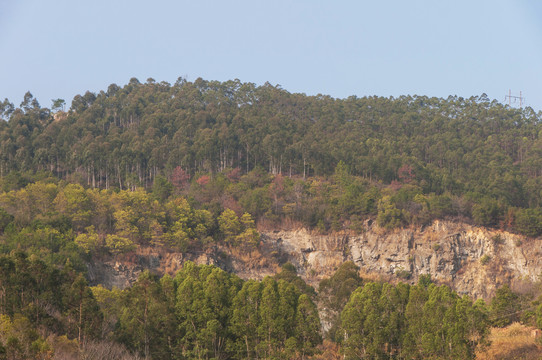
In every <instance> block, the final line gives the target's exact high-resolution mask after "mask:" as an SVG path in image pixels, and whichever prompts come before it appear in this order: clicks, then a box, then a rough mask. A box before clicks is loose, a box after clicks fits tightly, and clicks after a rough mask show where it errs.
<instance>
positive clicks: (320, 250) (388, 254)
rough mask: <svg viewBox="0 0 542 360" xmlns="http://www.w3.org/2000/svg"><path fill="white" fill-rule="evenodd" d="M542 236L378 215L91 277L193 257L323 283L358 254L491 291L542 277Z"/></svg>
mask: <svg viewBox="0 0 542 360" xmlns="http://www.w3.org/2000/svg"><path fill="white" fill-rule="evenodd" d="M541 250H542V241H541V240H540V239H536V240H533V239H526V238H524V237H522V236H519V235H514V234H510V233H506V232H500V231H495V230H489V229H485V228H480V227H474V226H471V225H467V224H460V223H454V222H444V221H436V222H434V223H433V224H432V225H431V226H427V227H424V228H421V229H420V228H418V229H400V230H395V231H391V232H390V231H384V230H382V229H381V228H379V227H378V226H376V225H375V224H373V223H372V222H371V221H368V222H367V223H366V231H365V232H364V233H362V234H359V235H352V234H346V233H344V234H343V233H336V234H332V235H318V234H313V233H311V232H309V231H307V230H305V229H301V230H295V231H282V230H281V231H272V232H263V233H262V246H261V254H259V255H258V256H253V255H250V254H239V253H236V254H233V253H231V252H228V250H227V249H215V250H214V251H212V252H209V253H205V254H175V253H164V252H162V253H157V252H155V251H153V250H151V249H145V250H140V252H139V253H138V254H137V255H136V259H135V261H132V262H131V263H125V262H123V263H119V262H118V261H117V262H116V263H115V262H109V263H107V262H106V263H100V264H90V265H89V277H90V280H91V283H103V284H104V285H105V286H109V287H110V286H113V285H115V286H118V287H125V286H127V285H128V284H129V283H130V282H132V281H134V280H135V278H136V277H137V275H138V274H139V272H141V271H142V270H143V269H145V268H148V269H151V271H155V272H157V273H160V274H163V273H174V272H175V271H177V270H178V269H179V268H180V267H182V263H183V262H184V261H186V260H192V261H195V262H197V263H205V264H215V265H218V266H220V267H222V268H224V269H225V270H228V271H233V272H235V273H237V274H238V275H239V276H241V277H243V278H257V279H260V278H263V277H264V276H265V275H272V274H274V273H275V272H276V271H277V269H278V266H279V265H280V264H281V263H283V262H285V261H290V262H292V263H293V264H294V265H295V266H296V268H297V269H298V273H299V274H300V276H302V277H303V278H304V279H305V280H306V281H307V282H308V283H310V284H312V285H317V284H318V282H319V281H320V280H321V279H322V278H325V277H328V276H330V275H331V274H333V272H334V271H335V269H336V268H337V267H338V266H339V265H340V264H341V263H342V262H344V261H347V260H352V261H354V262H355V263H356V264H357V265H358V266H359V267H360V268H361V272H362V274H363V275H364V276H365V277H371V278H383V279H385V280H389V281H407V282H410V283H414V282H416V281H417V280H418V277H419V276H420V275H422V274H430V275H431V278H432V279H433V280H434V281H436V282H437V283H444V284H447V285H449V286H450V287H452V288H453V289H454V290H456V291H458V292H459V293H465V294H469V295H471V296H473V297H474V298H488V297H490V296H492V295H493V294H494V292H495V290H496V289H497V288H498V287H499V286H501V285H502V284H511V285H512V286H514V285H516V286H519V285H518V284H521V283H522V282H526V281H532V282H535V281H538V280H539V275H540V274H541V273H542V257H541V256H540V252H541Z"/></svg>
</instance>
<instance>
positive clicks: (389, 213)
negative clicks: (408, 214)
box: [376, 196, 405, 229]
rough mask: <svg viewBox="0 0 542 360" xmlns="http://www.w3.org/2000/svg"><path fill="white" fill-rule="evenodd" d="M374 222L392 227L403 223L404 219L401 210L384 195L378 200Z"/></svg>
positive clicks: (385, 226)
mask: <svg viewBox="0 0 542 360" xmlns="http://www.w3.org/2000/svg"><path fill="white" fill-rule="evenodd" d="M376 222H377V223H378V226H381V227H383V228H386V229H393V228H397V227H400V226H402V225H404V223H405V219H404V214H403V212H402V211H401V210H399V209H398V208H397V207H396V206H395V204H394V203H393V202H392V200H391V198H390V197H389V196H385V197H383V198H382V199H381V200H380V204H379V206H378V216H377V218H376Z"/></svg>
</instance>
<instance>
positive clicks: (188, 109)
mask: <svg viewBox="0 0 542 360" xmlns="http://www.w3.org/2000/svg"><path fill="white" fill-rule="evenodd" d="M63 104H64V101H63V100H61V99H56V100H55V101H53V106H52V109H47V108H42V107H41V106H40V105H39V103H38V101H37V100H36V99H34V98H33V97H32V95H31V94H30V93H27V94H26V96H25V98H24V100H23V102H22V103H21V104H20V107H19V108H17V109H15V107H14V106H13V104H11V103H10V102H9V101H8V100H7V99H6V100H5V101H4V102H3V103H2V108H1V109H2V116H3V118H4V119H5V120H6V121H5V122H0V144H1V152H0V177H1V178H2V187H3V189H4V190H5V191H9V190H14V189H19V188H21V187H22V186H24V185H25V184H26V183H28V182H32V181H35V180H36V179H37V178H36V176H35V175H32V174H36V173H37V172H40V171H42V172H48V173H50V174H52V175H53V176H55V177H57V178H59V179H62V180H65V181H68V182H76V183H80V184H82V185H84V186H88V187H91V188H100V189H135V188H137V187H142V188H144V189H147V190H151V189H153V186H154V187H155V188H156V185H157V180H158V185H161V186H162V191H163V195H164V196H165V197H167V196H169V195H170V194H171V193H172V192H174V191H173V190H175V193H177V194H183V195H189V196H191V197H192V198H193V199H195V200H196V201H197V202H199V203H207V204H208V203H213V202H214V203H215V205H216V206H215V211H214V213H215V214H218V213H219V212H220V211H222V210H223V209H224V208H232V209H235V211H236V212H238V213H241V211H246V212H249V213H250V214H251V215H252V216H253V217H254V218H255V219H256V220H260V219H262V218H265V219H267V220H270V221H277V220H281V219H284V218H289V219H293V220H295V221H300V222H302V223H304V224H305V225H307V226H310V227H316V226H319V228H320V229H322V230H324V231H326V230H329V229H339V228H342V227H344V226H351V223H352V222H355V220H356V219H358V218H360V217H367V216H375V217H376V216H378V218H379V221H380V223H381V225H382V226H385V227H388V228H389V227H396V226H404V225H407V224H409V223H412V224H420V223H422V224H423V223H425V222H427V221H430V220H431V219H433V218H441V217H457V218H461V219H463V220H465V219H472V220H473V221H474V222H475V223H476V224H480V225H485V226H500V227H502V228H506V229H509V230H514V231H518V232H520V233H523V234H525V235H528V236H536V235H539V234H540V233H542V226H541V225H540V223H541V221H540V220H541V219H542V211H541V210H540V206H541V205H542V193H541V192H540V188H541V185H542V182H541V175H542V156H541V155H542V140H541V139H540V131H541V130H542V126H541V122H540V120H541V114H540V113H539V114H536V113H535V112H534V111H533V110H532V109H531V108H526V109H515V108H510V107H507V106H504V105H502V104H500V103H498V102H496V101H492V102H490V101H489V99H487V97H486V96H485V95H482V96H481V97H472V98H469V99H463V98H458V97H449V98H448V99H438V98H428V97H419V96H414V97H411V96H402V97H400V98H397V99H395V98H379V97H369V98H356V97H349V98H347V99H333V98H331V97H329V96H323V95H319V96H306V95H304V94H291V93H289V92H287V91H286V90H283V89H281V88H280V87H278V86H276V87H275V86H271V85H269V84H265V85H263V86H259V87H257V86H255V85H254V84H251V83H241V82H239V81H238V80H235V81H228V82H223V83H221V82H216V81H205V80H202V79H197V80H196V81H194V82H187V81H186V80H184V79H182V78H179V80H178V81H177V82H176V83H175V84H174V85H170V84H168V83H165V82H161V83H156V82H155V81H154V80H152V79H148V80H147V82H146V83H144V84H142V83H140V82H139V81H138V80H137V79H135V78H133V79H131V80H130V82H129V84H127V85H126V86H124V87H122V88H121V87H119V86H117V85H115V84H112V85H110V86H109V87H108V89H107V91H101V92H100V93H98V94H94V93H91V92H87V93H85V94H84V95H77V96H76V97H75V98H74V99H73V101H72V105H71V108H70V109H69V110H68V111H66V112H64V111H62V107H63ZM38 178H39V177H38ZM157 191H158V189H157ZM225 197H227V198H228V200H226V199H225ZM216 203H219V204H218V205H217V204H216ZM353 226H354V227H355V224H354V225H353Z"/></svg>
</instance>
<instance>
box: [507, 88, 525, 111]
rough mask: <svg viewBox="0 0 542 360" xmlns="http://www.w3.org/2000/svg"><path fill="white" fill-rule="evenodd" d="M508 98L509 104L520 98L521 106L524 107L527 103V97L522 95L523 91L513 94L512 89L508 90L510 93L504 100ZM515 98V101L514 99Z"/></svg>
mask: <svg viewBox="0 0 542 360" xmlns="http://www.w3.org/2000/svg"><path fill="white" fill-rule="evenodd" d="M506 100H508V105H509V106H512V102H513V103H514V104H515V103H516V101H518V100H519V107H523V104H524V103H525V97H523V96H521V91H520V92H519V96H513V95H512V90H510V89H509V90H508V95H506V96H505V97H504V101H505V102H506ZM512 100H513V101H512Z"/></svg>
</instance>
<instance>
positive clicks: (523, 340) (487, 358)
mask: <svg viewBox="0 0 542 360" xmlns="http://www.w3.org/2000/svg"><path fill="white" fill-rule="evenodd" d="M534 329H535V328H533V327H530V326H524V325H522V324H520V323H513V324H512V325H510V326H508V327H505V328H502V329H500V328H493V329H491V335H490V336H489V340H490V341H491V345H490V346H489V347H488V348H487V349H486V351H484V352H478V353H477V354H476V359H478V360H505V359H506V360H539V359H542V346H541V345H540V344H541V343H540V338H534V337H533V336H532V335H531V332H532V331H533V330H534Z"/></svg>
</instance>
